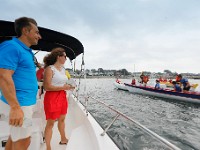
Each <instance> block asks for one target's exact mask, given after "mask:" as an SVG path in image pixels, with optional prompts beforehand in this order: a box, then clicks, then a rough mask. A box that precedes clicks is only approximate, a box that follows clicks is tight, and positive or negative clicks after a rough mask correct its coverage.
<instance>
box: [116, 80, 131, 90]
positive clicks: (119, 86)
mask: <svg viewBox="0 0 200 150" xmlns="http://www.w3.org/2000/svg"><path fill="white" fill-rule="evenodd" d="M113 84H114V86H115V87H116V88H117V89H119V90H124V91H128V89H127V88H126V86H125V84H124V83H123V82H116V81H115V82H114V83H113Z"/></svg>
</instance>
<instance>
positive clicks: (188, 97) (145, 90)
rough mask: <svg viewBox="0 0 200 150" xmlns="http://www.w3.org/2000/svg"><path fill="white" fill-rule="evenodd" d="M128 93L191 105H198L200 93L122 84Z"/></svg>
mask: <svg viewBox="0 0 200 150" xmlns="http://www.w3.org/2000/svg"><path fill="white" fill-rule="evenodd" d="M124 84H125V86H126V88H127V89H128V91H129V92H132V93H139V94H142V95H150V96H156V97H161V98H167V99H173V100H179V101H185V102H191V103H200V92H195V91H188V92H186V91H184V92H176V91H174V90H172V89H155V88H154V87H151V86H136V85H131V84H127V83H124Z"/></svg>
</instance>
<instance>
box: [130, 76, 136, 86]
mask: <svg viewBox="0 0 200 150" xmlns="http://www.w3.org/2000/svg"><path fill="white" fill-rule="evenodd" d="M135 83H136V81H135V78H134V76H133V78H132V81H131V85H135Z"/></svg>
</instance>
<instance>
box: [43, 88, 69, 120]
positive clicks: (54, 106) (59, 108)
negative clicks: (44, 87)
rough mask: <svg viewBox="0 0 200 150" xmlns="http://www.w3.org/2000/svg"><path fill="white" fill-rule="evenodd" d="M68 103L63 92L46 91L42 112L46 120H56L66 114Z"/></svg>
mask: <svg viewBox="0 0 200 150" xmlns="http://www.w3.org/2000/svg"><path fill="white" fill-rule="evenodd" d="M67 108H68V102H67V94H66V92H65V91H46V93H45V96H44V111H45V115H46V119H47V120H49V119H52V120H56V119H58V118H60V116H61V115H66V114H67Z"/></svg>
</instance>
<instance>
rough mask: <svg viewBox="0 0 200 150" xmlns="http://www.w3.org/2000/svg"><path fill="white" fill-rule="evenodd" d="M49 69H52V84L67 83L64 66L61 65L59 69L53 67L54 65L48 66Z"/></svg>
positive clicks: (61, 84)
mask: <svg viewBox="0 0 200 150" xmlns="http://www.w3.org/2000/svg"><path fill="white" fill-rule="evenodd" d="M50 68H51V70H52V71H53V77H52V81H51V84H52V85H54V86H63V85H64V84H66V83H67V80H68V78H67V76H66V74H65V68H64V67H62V69H61V71H59V70H58V69H56V68H55V66H54V65H51V66H50Z"/></svg>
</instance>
